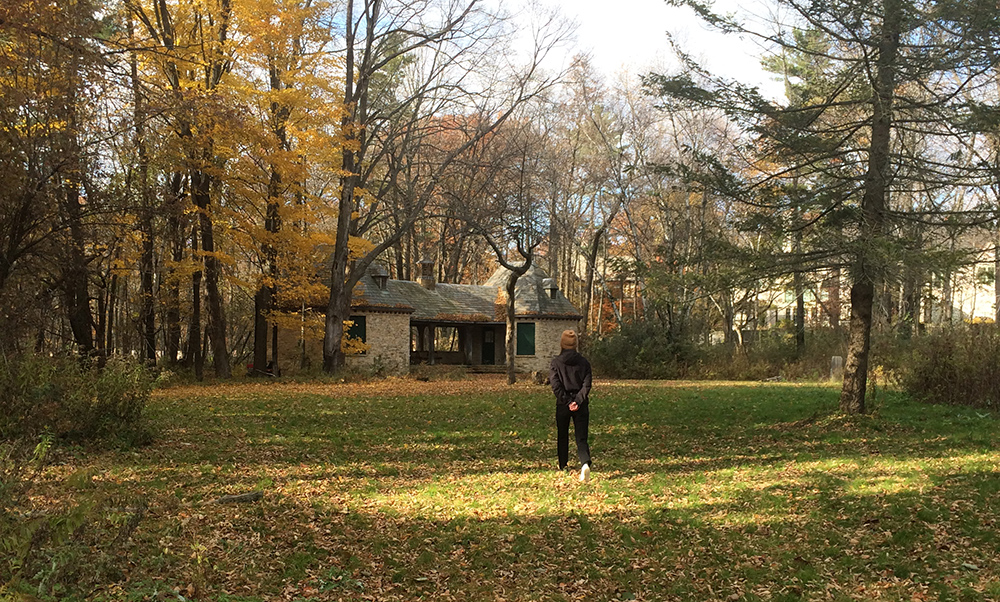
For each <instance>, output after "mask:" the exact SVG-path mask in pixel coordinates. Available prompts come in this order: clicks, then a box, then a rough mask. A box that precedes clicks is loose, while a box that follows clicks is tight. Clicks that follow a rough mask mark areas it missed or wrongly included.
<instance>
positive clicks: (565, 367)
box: [549, 349, 592, 409]
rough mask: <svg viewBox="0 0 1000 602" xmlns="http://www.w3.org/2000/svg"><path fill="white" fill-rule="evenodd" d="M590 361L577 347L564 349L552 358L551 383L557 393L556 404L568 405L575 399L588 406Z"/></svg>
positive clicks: (553, 390)
mask: <svg viewBox="0 0 1000 602" xmlns="http://www.w3.org/2000/svg"><path fill="white" fill-rule="evenodd" d="M591 380H592V376H591V373H590V362H588V361H587V358H585V357H583V356H582V355H580V354H579V353H578V352H577V351H576V349H563V351H562V353H560V354H559V355H557V356H555V357H554V358H552V364H551V366H550V367H549V383H551V384H552V392H553V393H555V395H556V405H568V404H569V403H570V402H572V401H575V402H576V403H577V404H579V405H580V408H581V409H582V408H586V407H587V404H588V402H589V401H590V384H591Z"/></svg>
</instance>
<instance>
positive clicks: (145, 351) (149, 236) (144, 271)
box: [108, 16, 177, 366]
mask: <svg viewBox="0 0 1000 602" xmlns="http://www.w3.org/2000/svg"><path fill="white" fill-rule="evenodd" d="M128 34H129V38H130V39H134V34H135V31H134V27H133V23H132V18H131V16H130V17H129V20H128ZM130 66H131V75H132V97H133V98H132V102H133V121H134V122H135V131H134V135H135V147H136V153H137V155H138V165H137V166H136V168H137V169H138V172H139V174H138V179H139V181H138V185H139V199H140V207H139V232H140V234H141V235H142V256H141V257H140V258H139V296H140V298H141V299H142V301H141V302H140V304H139V331H140V332H139V336H140V338H141V340H142V353H141V354H140V357H142V358H143V359H144V360H145V361H146V363H147V364H148V365H150V366H153V365H156V306H155V304H154V300H155V299H154V294H153V270H154V263H155V262H154V255H153V252H154V251H153V246H154V245H153V243H154V241H153V236H154V233H153V207H152V198H151V197H152V195H151V191H150V187H149V151H148V149H147V147H146V110H145V104H144V99H143V95H142V88H141V87H140V85H139V61H138V58H137V56H136V53H135V52H132V53H131V59H130ZM108 349H111V345H110V340H109V345H108ZM176 357H177V356H176V354H175V355H174V359H175V360H176Z"/></svg>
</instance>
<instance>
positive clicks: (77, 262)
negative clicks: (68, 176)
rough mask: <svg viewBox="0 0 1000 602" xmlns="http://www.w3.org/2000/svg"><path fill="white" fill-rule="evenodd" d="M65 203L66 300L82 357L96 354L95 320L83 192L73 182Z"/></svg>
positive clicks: (68, 186) (65, 193) (66, 191)
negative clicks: (85, 237)
mask: <svg viewBox="0 0 1000 602" xmlns="http://www.w3.org/2000/svg"><path fill="white" fill-rule="evenodd" d="M63 202H64V207H65V211H66V218H67V221H68V223H69V232H70V244H69V246H68V249H67V252H68V257H67V262H66V264H65V265H64V269H65V273H64V284H63V290H64V298H65V302H66V312H67V317H68V318H69V325H70V329H71V330H72V331H73V340H74V342H75V343H76V345H77V347H78V348H79V351H80V354H81V355H90V354H91V353H93V351H94V317H93V314H92V313H91V311H90V291H89V287H88V283H87V275H88V273H89V272H88V270H87V259H86V254H85V251H84V236H83V223H82V217H81V211H80V191H79V188H78V187H77V185H76V184H75V183H73V182H67V183H66V184H64V186H63Z"/></svg>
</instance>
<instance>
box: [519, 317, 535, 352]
mask: <svg viewBox="0 0 1000 602" xmlns="http://www.w3.org/2000/svg"><path fill="white" fill-rule="evenodd" d="M517 355H535V323H534V322H519V323H518V324H517Z"/></svg>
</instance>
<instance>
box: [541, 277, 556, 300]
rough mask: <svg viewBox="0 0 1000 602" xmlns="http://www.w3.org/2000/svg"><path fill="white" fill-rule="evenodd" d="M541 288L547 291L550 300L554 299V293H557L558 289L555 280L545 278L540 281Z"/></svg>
mask: <svg viewBox="0 0 1000 602" xmlns="http://www.w3.org/2000/svg"><path fill="white" fill-rule="evenodd" d="M542 288H544V289H545V290H546V291H548V293H549V298H550V299H555V298H556V293H557V292H559V287H558V286H557V285H556V279H555V278H546V279H544V280H542Z"/></svg>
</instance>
